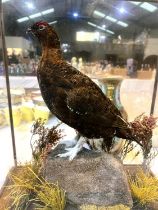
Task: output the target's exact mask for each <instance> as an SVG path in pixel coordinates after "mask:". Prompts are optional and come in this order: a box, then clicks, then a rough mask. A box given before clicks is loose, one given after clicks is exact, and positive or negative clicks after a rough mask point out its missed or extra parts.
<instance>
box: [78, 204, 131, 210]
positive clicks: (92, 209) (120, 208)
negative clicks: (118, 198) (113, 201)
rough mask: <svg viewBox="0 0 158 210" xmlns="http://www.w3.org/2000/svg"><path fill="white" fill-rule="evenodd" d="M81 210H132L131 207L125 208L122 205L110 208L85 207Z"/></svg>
mask: <svg viewBox="0 0 158 210" xmlns="http://www.w3.org/2000/svg"><path fill="white" fill-rule="evenodd" d="M81 210H130V208H129V207H127V206H124V205H122V204H120V205H116V206H108V207H102V206H100V207H97V206H95V205H83V206H81Z"/></svg>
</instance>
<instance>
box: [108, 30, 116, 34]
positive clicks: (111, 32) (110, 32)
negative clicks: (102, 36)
mask: <svg viewBox="0 0 158 210" xmlns="http://www.w3.org/2000/svg"><path fill="white" fill-rule="evenodd" d="M106 32H108V33H109V34H115V33H114V32H113V31H110V30H106Z"/></svg>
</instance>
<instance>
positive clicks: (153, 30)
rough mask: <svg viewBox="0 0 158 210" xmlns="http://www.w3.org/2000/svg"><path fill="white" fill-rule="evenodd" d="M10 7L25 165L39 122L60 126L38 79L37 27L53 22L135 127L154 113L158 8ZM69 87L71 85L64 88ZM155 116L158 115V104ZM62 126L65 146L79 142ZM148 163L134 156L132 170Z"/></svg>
mask: <svg viewBox="0 0 158 210" xmlns="http://www.w3.org/2000/svg"><path fill="white" fill-rule="evenodd" d="M72 2H73V3H72ZM3 5H4V13H5V26H6V42H7V50H8V58H9V73H10V84H11V94H12V106H13V116H14V126H15V136H16V145H17V155H18V161H20V162H25V161H28V160H30V159H31V149H30V146H29V144H30V142H29V140H30V135H31V134H30V132H29V131H30V128H31V125H32V123H33V121H34V120H35V119H37V118H38V117H42V118H46V119H47V125H49V126H52V125H53V124H54V123H56V122H57V121H58V120H57V118H55V116H54V114H51V113H50V111H49V110H48V108H47V106H46V105H45V103H44V100H43V98H42V96H41V92H40V89H39V85H38V81H37V77H36V73H37V67H38V64H39V61H40V58H41V53H42V49H41V45H40V43H39V41H38V39H37V37H35V36H33V35H31V34H30V35H28V34H26V30H27V29H28V27H29V26H31V25H32V24H33V23H35V22H37V21H41V20H43V21H46V22H48V23H49V24H50V25H51V26H52V27H53V28H54V29H55V31H56V32H57V34H58V36H59V38H60V42H61V50H62V56H63V57H64V59H65V60H66V61H67V62H68V63H70V64H72V66H73V67H75V68H77V69H78V70H79V71H80V72H82V73H83V74H86V75H87V76H88V77H90V78H91V79H92V80H93V81H94V82H96V84H97V85H98V86H99V87H100V88H101V89H102V91H103V92H104V93H105V94H106V95H107V96H108V97H109V98H110V99H111V100H113V102H114V103H115V105H116V106H117V108H118V109H120V110H121V111H122V113H123V116H124V117H127V118H128V121H133V120H134V119H135V117H137V116H139V115H141V114H142V113H145V114H146V115H149V114H150V109H151V102H152V94H153V87H154V78H155V74H156V67H157V60H158V30H157V20H158V9H157V8H158V3H153V2H149V3H148V2H146V3H143V2H139V1H138V2H135V1H133V2H132V1H116V0H113V1H110V3H109V1H108V0H105V1H94V2H93V4H92V1H90V0H87V1H81V0H78V1H66V0H62V1H60V0H58V1H57V0H56V1H49V0H45V1H41V0H37V1H32V2H29V3H28V2H27V3H25V2H22V1H18V0H10V1H9V0H8V1H6V2H4V4H3ZM14 5H16V7H14ZM146 6H147V7H146ZM45 24H46V23H44V26H42V28H38V32H39V31H40V30H41V31H42V30H44V29H45ZM35 35H36V34H35ZM44 36H45V37H47V32H46V33H45V34H44ZM44 36H43V37H44ZM45 37H44V39H45ZM50 45H51V44H50ZM49 47H50V46H48V48H49ZM51 62H52V63H53V62H54V60H53V58H52V60H51ZM51 70H52V69H51ZM59 70H60V69H59ZM65 76H66V75H65ZM68 80H69V79H68ZM1 84H3V83H1ZM62 84H63V80H61V84H59V86H60V87H59V88H61V86H62ZM85 85H86V84H85ZM3 88H4V87H3ZM47 88H48V89H49V87H47ZM62 88H63V87H62ZM48 91H50V94H51V91H54V90H53V88H52V89H51V90H48ZM52 103H53V101H52ZM59 106H60V104H59ZM154 115H155V116H158V97H157V98H156V102H155V110H154ZM97 126H100V124H99V123H98V124H97V125H96V127H97ZM62 127H63V128H64V130H65V133H66V134H67V136H66V137H65V139H66V138H67V139H69V136H70V138H72V137H73V136H74V135H75V131H74V130H73V129H72V128H70V127H68V126H66V125H64V124H63V125H62ZM157 137H158V131H157V130H154V138H155V139H157ZM153 141H154V144H153V145H154V146H155V147H157V146H158V145H157V142H156V140H153ZM142 159H143V158H142V156H141V155H140V156H138V157H137V159H135V160H134V161H133V154H131V155H130V156H129V157H128V158H127V159H126V161H125V163H141V162H142Z"/></svg>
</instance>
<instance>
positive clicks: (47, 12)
mask: <svg viewBox="0 0 158 210" xmlns="http://www.w3.org/2000/svg"><path fill="white" fill-rule="evenodd" d="M52 12H54V8H51V9H47V10H44V11H42V12H41V13H42V15H47V14H49V13H52Z"/></svg>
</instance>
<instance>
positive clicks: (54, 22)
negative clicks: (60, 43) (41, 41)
mask: <svg viewBox="0 0 158 210" xmlns="http://www.w3.org/2000/svg"><path fill="white" fill-rule="evenodd" d="M57 22H58V21H57V20H55V21H53V22H50V23H48V24H49V25H53V24H56V23H57Z"/></svg>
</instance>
